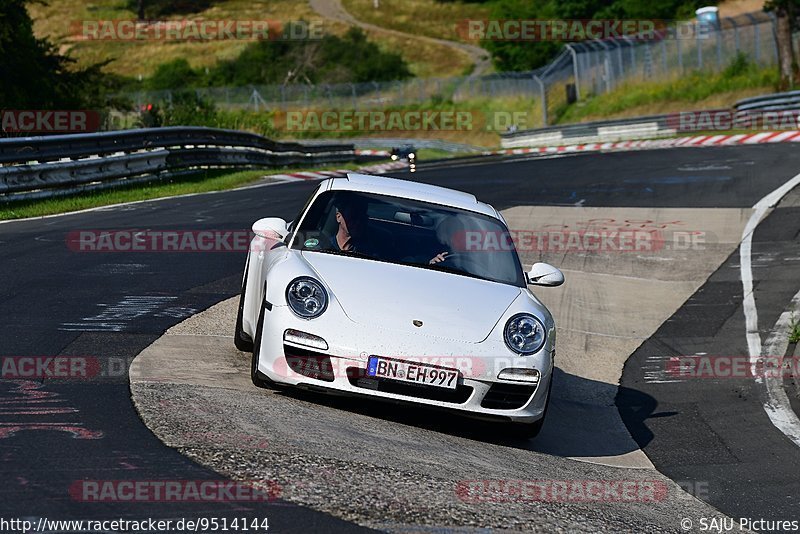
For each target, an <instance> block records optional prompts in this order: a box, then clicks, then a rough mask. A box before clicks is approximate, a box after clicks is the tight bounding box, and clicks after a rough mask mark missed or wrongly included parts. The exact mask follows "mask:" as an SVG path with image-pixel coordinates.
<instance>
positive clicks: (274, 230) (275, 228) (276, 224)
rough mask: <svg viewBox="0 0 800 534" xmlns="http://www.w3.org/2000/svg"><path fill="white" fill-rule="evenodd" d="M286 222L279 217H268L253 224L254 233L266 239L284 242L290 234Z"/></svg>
mask: <svg viewBox="0 0 800 534" xmlns="http://www.w3.org/2000/svg"><path fill="white" fill-rule="evenodd" d="M287 226H288V225H287V224H286V221H284V220H283V219H280V218H278V217H267V218H266V219H259V220H257V221H256V222H254V223H253V233H254V234H256V235H257V236H259V237H264V238H266V239H277V240H282V239H283V238H284V237H286V234H288V233H289V229H288V228H287Z"/></svg>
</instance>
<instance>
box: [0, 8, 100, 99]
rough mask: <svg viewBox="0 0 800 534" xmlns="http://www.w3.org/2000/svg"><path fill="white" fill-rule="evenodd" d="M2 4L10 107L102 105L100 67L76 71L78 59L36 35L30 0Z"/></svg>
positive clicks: (1, 80)
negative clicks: (29, 10)
mask: <svg viewBox="0 0 800 534" xmlns="http://www.w3.org/2000/svg"><path fill="white" fill-rule="evenodd" d="M28 1H29V0H3V1H2V2H0V102H2V106H3V107H4V108H6V109H14V108H17V109H37V108H39V109H62V108H63V109H76V108H80V107H84V106H98V105H99V104H100V99H101V85H102V84H101V83H100V82H101V78H102V76H101V74H100V67H101V66H102V65H101V64H100V65H95V66H92V67H89V68H86V69H83V70H75V69H71V68H70V66H71V64H72V60H71V59H69V58H67V57H65V56H62V55H60V54H59V53H58V51H57V50H56V48H55V46H54V45H53V44H51V43H50V42H49V41H47V40H46V39H37V38H36V37H35V36H34V34H33V22H32V21H31V18H30V16H29V14H28V11H27V9H26V8H25V4H26V3H28Z"/></svg>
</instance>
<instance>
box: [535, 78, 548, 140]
mask: <svg viewBox="0 0 800 534" xmlns="http://www.w3.org/2000/svg"><path fill="white" fill-rule="evenodd" d="M533 81H535V82H536V83H537V84H539V95H540V97H541V99H542V127H545V126H547V90H546V89H545V87H544V82H543V81H542V79H541V78H539V77H538V76H536V75H535V74H534V75H533Z"/></svg>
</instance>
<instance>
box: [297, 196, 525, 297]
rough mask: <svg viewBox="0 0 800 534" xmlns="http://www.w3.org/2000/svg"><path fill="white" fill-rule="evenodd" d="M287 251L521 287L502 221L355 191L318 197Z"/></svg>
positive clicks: (518, 267)
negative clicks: (357, 259) (354, 258)
mask: <svg viewBox="0 0 800 534" xmlns="http://www.w3.org/2000/svg"><path fill="white" fill-rule="evenodd" d="M292 248H295V249H301V250H305V251H313V252H319V253H328V254H344V255H352V256H357V257H362V258H367V259H372V260H378V261H384V262H390V263H396V264H402V265H410V266H414V267H419V268H424V269H434V270H440V271H446V272H451V273H454V274H458V275H462V276H470V277H473V278H480V279H483V280H490V281H493V282H500V283H504V284H511V285H515V286H519V287H524V286H525V277H524V274H523V271H522V266H521V264H520V262H519V258H518V257H517V252H516V249H515V248H514V244H513V242H512V240H511V237H510V235H509V233H508V229H507V228H506V226H505V225H504V224H503V223H502V221H499V220H497V219H495V218H493V217H489V216H486V215H482V214H480V213H475V212H471V211H467V210H461V209H457V208H452V207H448V206H442V205H439V204H433V203H428V202H420V201H416V200H409V199H403V198H397V197H391V196H384V195H374V194H366V193H357V192H353V191H328V192H325V193H322V194H321V195H319V197H317V199H316V200H315V201H314V203H313V204H312V205H311V207H310V208H309V210H308V212H307V214H306V216H305V217H304V218H303V220H302V222H301V223H300V226H299V227H298V229H297V236H296V237H295V238H294V241H293V244H292Z"/></svg>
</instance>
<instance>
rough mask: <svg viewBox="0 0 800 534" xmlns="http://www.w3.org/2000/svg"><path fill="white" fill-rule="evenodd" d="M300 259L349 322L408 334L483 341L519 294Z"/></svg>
mask: <svg viewBox="0 0 800 534" xmlns="http://www.w3.org/2000/svg"><path fill="white" fill-rule="evenodd" d="M302 255H303V258H304V259H305V261H306V262H308V264H309V265H310V266H311V267H312V268H313V269H314V270H315V271H316V272H317V274H318V275H319V277H320V278H321V280H322V281H323V282H324V283H325V284H327V286H328V287H329V288H330V290H331V291H332V292H333V294H334V296H335V297H336V299H337V300H338V301H339V303H340V304H341V306H342V308H343V309H344V312H345V314H347V316H348V317H349V318H350V319H351V320H352V321H354V322H356V323H359V324H363V325H373V326H377V327H381V328H388V329H391V330H396V331H402V332H408V333H411V334H417V335H419V334H422V335H429V336H435V337H441V338H447V339H455V340H460V341H467V342H471V343H477V342H480V341H483V340H484V339H486V337H487V336H488V335H489V333H490V332H491V331H492V328H494V326H495V324H496V323H497V321H498V320H499V319H500V318H501V317H502V315H503V312H505V311H506V309H508V307H509V306H510V305H511V303H512V302H513V301H514V299H515V298H517V297H518V296H519V294H520V288H518V287H515V286H511V285H506V284H500V283H496V282H489V281H485V280H479V279H476V278H470V277H467V276H461V275H455V274H451V273H445V272H441V271H434V270H430V269H424V268H419V267H410V266H406V265H396V264H392V263H385V262H379V261H372V260H366V259H362V258H353V257H348V256H340V255H333V254H324V253H319V252H303V253H302ZM414 321H421V322H422V326H415V325H414Z"/></svg>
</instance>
